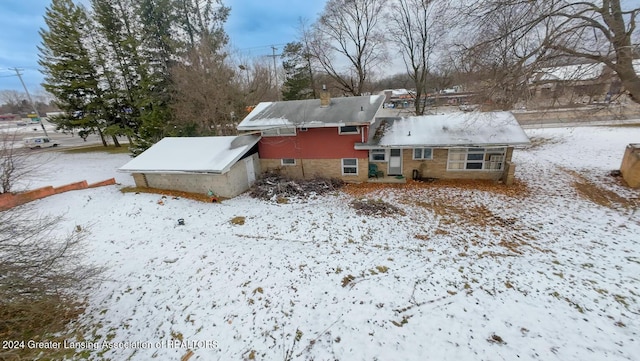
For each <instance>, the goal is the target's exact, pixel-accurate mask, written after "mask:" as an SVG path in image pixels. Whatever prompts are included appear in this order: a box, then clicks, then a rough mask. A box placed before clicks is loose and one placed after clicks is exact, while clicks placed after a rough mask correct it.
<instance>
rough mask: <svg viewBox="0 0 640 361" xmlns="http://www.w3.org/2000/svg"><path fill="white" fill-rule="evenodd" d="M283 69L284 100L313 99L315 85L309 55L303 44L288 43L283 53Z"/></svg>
mask: <svg viewBox="0 0 640 361" xmlns="http://www.w3.org/2000/svg"><path fill="white" fill-rule="evenodd" d="M282 58H283V59H284V60H283V62H282V67H283V68H284V72H285V81H284V86H283V89H282V99H284V100H297V99H310V98H313V86H312V85H313V84H312V79H311V74H312V72H311V65H310V62H309V54H308V52H306V51H305V48H304V47H303V45H302V43H299V42H292V43H288V44H287V45H286V46H285V47H284V50H283V51H282Z"/></svg>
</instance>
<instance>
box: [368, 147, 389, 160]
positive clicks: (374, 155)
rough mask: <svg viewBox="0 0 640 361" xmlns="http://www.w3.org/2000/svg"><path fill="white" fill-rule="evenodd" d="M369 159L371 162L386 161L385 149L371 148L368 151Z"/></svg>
mask: <svg viewBox="0 0 640 361" xmlns="http://www.w3.org/2000/svg"><path fill="white" fill-rule="evenodd" d="M369 160H370V161H372V162H386V161H387V151H386V150H385V149H371V150H370V151H369Z"/></svg>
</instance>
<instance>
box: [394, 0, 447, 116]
mask: <svg viewBox="0 0 640 361" xmlns="http://www.w3.org/2000/svg"><path fill="white" fill-rule="evenodd" d="M447 7H448V1H447V0H397V1H396V2H395V3H394V4H393V5H392V7H391V11H390V12H389V19H390V20H391V21H390V23H389V34H390V37H391V40H392V42H393V43H394V45H397V48H399V49H400V52H401V54H402V60H403V61H404V65H405V68H406V70H407V74H408V75H409V77H410V78H411V80H413V86H414V87H415V111H416V115H422V114H424V108H425V103H424V102H423V101H422V99H423V96H424V95H425V94H426V92H427V85H428V80H429V79H428V76H429V73H430V71H431V67H432V65H433V64H432V62H433V59H432V58H433V57H434V55H435V54H434V53H435V50H436V48H437V47H438V46H439V45H440V44H441V43H442V38H443V37H444V35H445V33H446V31H445V27H444V26H445V21H446V20H445V19H446V16H445V12H446V8H447Z"/></svg>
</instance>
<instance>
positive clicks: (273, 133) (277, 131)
mask: <svg viewBox="0 0 640 361" xmlns="http://www.w3.org/2000/svg"><path fill="white" fill-rule="evenodd" d="M261 134H262V136H263V137H295V136H296V134H297V132H296V128H294V127H284V128H272V129H265V130H263V131H262V132H261Z"/></svg>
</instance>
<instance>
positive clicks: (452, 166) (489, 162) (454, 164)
mask: <svg viewBox="0 0 640 361" xmlns="http://www.w3.org/2000/svg"><path fill="white" fill-rule="evenodd" d="M505 153H506V149H505V148H459V149H449V157H448V159H447V169H448V170H490V171H498V170H502V169H503V168H504V159H505Z"/></svg>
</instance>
